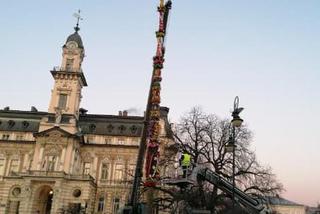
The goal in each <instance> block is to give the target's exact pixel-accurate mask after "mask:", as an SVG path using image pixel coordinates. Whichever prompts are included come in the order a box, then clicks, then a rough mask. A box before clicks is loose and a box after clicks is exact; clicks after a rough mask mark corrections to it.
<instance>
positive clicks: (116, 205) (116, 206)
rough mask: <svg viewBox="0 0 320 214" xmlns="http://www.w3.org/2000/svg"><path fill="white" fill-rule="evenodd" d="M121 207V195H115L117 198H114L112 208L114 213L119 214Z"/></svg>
mask: <svg viewBox="0 0 320 214" xmlns="http://www.w3.org/2000/svg"><path fill="white" fill-rule="evenodd" d="M119 208H120V197H115V198H113V209H112V213H113V214H117V213H118V210H119Z"/></svg>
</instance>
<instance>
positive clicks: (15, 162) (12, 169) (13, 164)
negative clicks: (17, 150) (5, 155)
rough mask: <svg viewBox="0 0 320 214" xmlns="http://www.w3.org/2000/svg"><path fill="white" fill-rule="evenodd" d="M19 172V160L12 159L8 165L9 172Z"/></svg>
mask: <svg viewBox="0 0 320 214" xmlns="http://www.w3.org/2000/svg"><path fill="white" fill-rule="evenodd" d="M18 171H19V160H17V159H13V160H11V164H10V172H18Z"/></svg>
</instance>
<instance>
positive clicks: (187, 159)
mask: <svg viewBox="0 0 320 214" xmlns="http://www.w3.org/2000/svg"><path fill="white" fill-rule="evenodd" d="M190 160H191V155H189V154H183V159H182V164H181V165H182V166H189V165H190Z"/></svg>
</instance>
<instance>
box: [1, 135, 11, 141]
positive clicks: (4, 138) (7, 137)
mask: <svg viewBox="0 0 320 214" xmlns="http://www.w3.org/2000/svg"><path fill="white" fill-rule="evenodd" d="M9 138H10V135H9V134H3V135H2V140H9Z"/></svg>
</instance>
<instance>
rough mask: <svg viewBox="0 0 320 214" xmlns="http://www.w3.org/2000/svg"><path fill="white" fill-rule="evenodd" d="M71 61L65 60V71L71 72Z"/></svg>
mask: <svg viewBox="0 0 320 214" xmlns="http://www.w3.org/2000/svg"><path fill="white" fill-rule="evenodd" d="M73 61H74V60H73V59H67V62H66V70H67V71H72V67H73Z"/></svg>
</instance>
